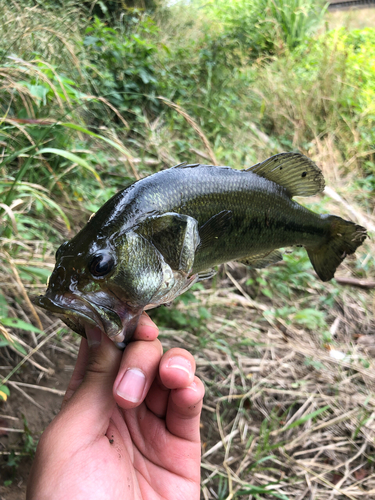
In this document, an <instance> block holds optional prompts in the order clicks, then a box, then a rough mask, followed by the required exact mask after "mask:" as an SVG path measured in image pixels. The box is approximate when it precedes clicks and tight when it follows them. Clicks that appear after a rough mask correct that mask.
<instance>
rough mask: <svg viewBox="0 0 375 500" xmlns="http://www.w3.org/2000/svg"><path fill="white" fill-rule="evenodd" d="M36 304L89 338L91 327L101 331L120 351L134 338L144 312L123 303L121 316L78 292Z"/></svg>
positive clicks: (42, 299) (47, 297)
mask: <svg viewBox="0 0 375 500" xmlns="http://www.w3.org/2000/svg"><path fill="white" fill-rule="evenodd" d="M34 303H35V304H36V305H37V306H39V307H42V308H43V309H46V310H47V311H51V312H53V313H54V314H56V315H57V316H60V317H61V319H62V320H63V321H64V323H66V325H67V326H69V328H71V329H72V330H73V331H75V332H76V333H78V334H79V335H82V336H83V337H86V333H85V329H86V327H87V326H90V327H93V326H96V327H98V328H100V329H101V330H102V331H103V332H104V333H105V334H106V335H107V336H108V337H109V338H110V339H111V340H113V342H115V343H116V345H117V346H118V347H119V348H124V347H125V346H126V344H127V343H128V342H129V340H130V339H131V337H132V335H133V333H134V331H135V329H136V327H137V324H138V319H139V317H140V315H141V313H142V310H139V311H135V310H132V309H131V308H129V307H126V306H125V305H124V304H122V307H121V308H119V314H118V313H117V312H115V311H114V310H112V309H110V308H108V307H105V306H103V305H100V306H98V305H97V304H95V303H94V302H91V301H89V300H87V299H86V298H84V297H82V296H80V295H76V294H74V293H65V294H61V295H60V294H58V295H55V294H54V295H53V296H51V295H49V294H48V292H47V294H46V295H40V296H39V297H36V298H35V299H34Z"/></svg>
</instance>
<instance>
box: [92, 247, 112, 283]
mask: <svg viewBox="0 0 375 500" xmlns="http://www.w3.org/2000/svg"><path fill="white" fill-rule="evenodd" d="M114 265H115V259H114V258H113V256H112V255H111V254H110V253H107V252H102V253H99V254H96V255H94V257H93V258H92V260H91V262H90V265H89V270H90V273H91V274H92V275H93V276H96V277H101V276H106V275H107V274H108V273H109V272H110V271H112V269H113V268H114Z"/></svg>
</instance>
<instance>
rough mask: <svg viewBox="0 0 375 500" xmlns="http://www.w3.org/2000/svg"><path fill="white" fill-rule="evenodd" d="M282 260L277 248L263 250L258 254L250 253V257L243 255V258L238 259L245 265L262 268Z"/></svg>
mask: <svg viewBox="0 0 375 500" xmlns="http://www.w3.org/2000/svg"><path fill="white" fill-rule="evenodd" d="M280 260H283V256H282V254H281V253H280V251H279V250H271V251H270V252H265V253H262V254H258V255H251V256H250V257H245V258H244V259H241V260H238V261H237V262H241V263H242V264H245V265H246V266H251V267H254V268H255V269H263V268H264V267H267V266H269V265H270V264H276V262H280Z"/></svg>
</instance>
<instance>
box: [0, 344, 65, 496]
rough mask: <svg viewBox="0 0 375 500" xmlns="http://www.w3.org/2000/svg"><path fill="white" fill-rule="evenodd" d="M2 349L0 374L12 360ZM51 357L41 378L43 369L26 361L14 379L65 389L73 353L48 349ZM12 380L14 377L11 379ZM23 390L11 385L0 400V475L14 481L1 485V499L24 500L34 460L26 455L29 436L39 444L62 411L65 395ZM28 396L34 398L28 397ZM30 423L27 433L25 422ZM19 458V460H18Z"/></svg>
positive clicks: (55, 388)
mask: <svg viewBox="0 0 375 500" xmlns="http://www.w3.org/2000/svg"><path fill="white" fill-rule="evenodd" d="M1 353H2V351H0V369H1V371H0V373H1V372H3V373H4V372H5V373H6V370H4V366H6V365H7V362H8V363H9V360H6V359H5V358H4V357H3V356H2V355H1ZM45 355H46V356H49V359H50V360H51V365H50V366H49V371H50V373H46V374H44V376H43V378H42V380H38V379H40V373H41V372H40V371H39V370H38V369H37V368H35V367H34V366H33V365H31V364H25V365H24V367H23V369H22V368H21V369H20V370H19V372H18V373H17V375H15V376H14V381H15V382H17V381H19V382H22V383H27V384H40V385H41V386H43V387H47V388H51V389H54V390H56V392H61V393H62V392H64V391H65V389H66V387H67V385H68V383H69V379H70V376H71V374H72V371H73V367H74V358H73V355H68V354H66V353H62V352H56V351H54V349H53V348H51V349H49V351H46V352H45ZM12 380H13V379H12ZM19 389H21V390H22V391H24V393H21V392H20V391H19V390H17V389H16V388H15V386H13V387H12V386H11V387H10V390H11V396H10V397H9V398H8V401H7V402H5V403H4V402H2V403H0V453H1V454H2V456H1V457H0V467H1V468H0V474H1V483H2V484H3V483H4V481H5V482H11V484H9V486H3V485H0V500H21V499H23V498H25V493H26V483H27V478H28V475H29V471H30V467H31V463H32V460H31V458H30V456H28V454H27V444H25V443H26V441H27V436H31V437H32V438H33V440H34V443H36V441H37V439H38V437H39V436H40V435H41V433H42V432H43V430H44V429H45V428H46V427H47V426H48V424H49V423H50V422H51V420H52V419H53V418H54V416H55V415H56V414H57V413H58V412H59V409H60V405H61V402H62V398H63V396H62V395H61V394H55V393H53V392H49V391H48V392H47V391H45V390H41V389H32V388H30V387H29V386H27V387H25V386H19ZM26 395H27V396H29V397H30V398H31V399H28V398H27V397H26ZM24 419H25V424H26V426H27V429H26V432H25V424H24ZM4 428H7V429H9V428H10V429H21V432H11V431H4V430H1V429H4ZM12 450H13V451H16V450H17V451H16V453H19V454H20V455H16V457H15V458H16V460H17V466H16V467H11V466H9V465H7V463H8V461H9V459H10V458H13V457H10V455H9V453H10V452H11V451H12ZM18 460H19V462H18Z"/></svg>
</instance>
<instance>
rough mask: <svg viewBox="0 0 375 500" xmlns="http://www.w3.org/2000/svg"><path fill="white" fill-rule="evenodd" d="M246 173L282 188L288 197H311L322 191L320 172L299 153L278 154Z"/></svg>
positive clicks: (322, 182) (322, 183)
mask: <svg viewBox="0 0 375 500" xmlns="http://www.w3.org/2000/svg"><path fill="white" fill-rule="evenodd" d="M247 171H249V172H253V173H254V174H257V175H260V176H261V177H264V178H265V179H268V180H269V181H273V182H276V184H279V185H280V186H282V187H284V188H285V189H286V190H287V192H288V194H289V196H290V197H291V198H292V197H293V196H313V195H314V194H317V193H321V192H322V191H323V189H324V177H323V174H322V172H321V170H320V169H319V168H318V167H317V166H316V165H315V163H314V162H313V161H311V160H310V159H309V158H307V157H306V156H304V155H302V154H300V153H280V154H278V155H275V156H271V158H268V159H267V160H265V161H263V162H262V163H257V164H256V165H253V166H252V167H250V168H248V169H247Z"/></svg>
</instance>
